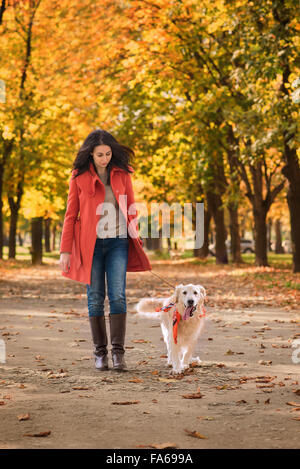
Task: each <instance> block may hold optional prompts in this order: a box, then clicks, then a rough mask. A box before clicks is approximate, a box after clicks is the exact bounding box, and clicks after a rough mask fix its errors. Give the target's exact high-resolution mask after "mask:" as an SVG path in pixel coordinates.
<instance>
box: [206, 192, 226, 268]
mask: <svg viewBox="0 0 300 469" xmlns="http://www.w3.org/2000/svg"><path fill="white" fill-rule="evenodd" d="M207 202H208V208H209V210H210V211H211V212H212V214H213V217H214V221H215V226H216V263H217V264H228V256H227V250H226V245H225V241H226V238H227V232H226V227H225V221H224V209H223V207H222V199H221V197H220V195H219V194H215V193H214V192H207Z"/></svg>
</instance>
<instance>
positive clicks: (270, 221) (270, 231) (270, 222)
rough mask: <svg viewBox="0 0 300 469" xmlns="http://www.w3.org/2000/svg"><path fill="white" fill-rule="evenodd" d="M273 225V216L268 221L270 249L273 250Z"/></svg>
mask: <svg viewBox="0 0 300 469" xmlns="http://www.w3.org/2000/svg"><path fill="white" fill-rule="evenodd" d="M272 225H273V220H272V218H269V221H268V250H269V251H272Z"/></svg>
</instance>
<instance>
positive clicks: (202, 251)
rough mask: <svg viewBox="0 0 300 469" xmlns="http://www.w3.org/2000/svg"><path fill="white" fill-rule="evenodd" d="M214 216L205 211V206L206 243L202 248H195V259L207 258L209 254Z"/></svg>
mask: <svg viewBox="0 0 300 469" xmlns="http://www.w3.org/2000/svg"><path fill="white" fill-rule="evenodd" d="M211 217H212V214H211V212H210V211H209V210H208V209H205V206H204V242H203V246H202V247H201V248H198V249H196V248H194V257H200V258H203V257H207V256H208V254H209V249H208V246H209V226H210V221H211Z"/></svg>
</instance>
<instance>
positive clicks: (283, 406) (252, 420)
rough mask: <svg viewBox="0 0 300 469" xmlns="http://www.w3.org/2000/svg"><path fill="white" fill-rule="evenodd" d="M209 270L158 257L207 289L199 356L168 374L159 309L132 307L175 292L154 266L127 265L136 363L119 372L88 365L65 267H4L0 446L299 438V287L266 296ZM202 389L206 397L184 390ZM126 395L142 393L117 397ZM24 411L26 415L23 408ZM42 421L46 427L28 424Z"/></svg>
mask: <svg viewBox="0 0 300 469" xmlns="http://www.w3.org/2000/svg"><path fill="white" fill-rule="evenodd" d="M153 265H154V264H153ZM213 270H214V272H212V268H211V267H210V268H208V267H207V268H204V267H200V266H198V267H197V266H194V267H190V266H185V265H184V264H183V265H182V266H181V267H180V269H174V268H172V267H170V266H169V265H167V263H166V264H165V265H164V264H163V263H157V264H155V271H156V272H157V273H159V274H160V275H161V276H168V280H169V281H170V282H171V283H174V284H177V283H189V282H193V283H201V284H202V285H204V286H205V287H206V288H207V291H208V302H207V313H208V319H207V321H206V328H205V332H204V334H203V336H202V337H201V340H200V341H199V344H198V348H197V352H198V353H197V354H199V356H200V358H201V359H202V366H200V367H194V368H192V369H191V370H190V371H189V372H188V373H186V374H185V375H184V376H183V377H180V379H175V378H174V377H170V376H169V369H168V368H167V366H166V359H165V358H163V357H164V356H165V348H164V343H163V341H162V339H161V332H160V328H159V323H158V321H157V320H155V319H154V320H151V319H143V320H141V319H139V318H137V317H136V315H135V314H134V305H135V304H136V302H137V301H138V300H139V298H140V297H141V296H144V295H146V294H151V295H159V296H165V295H166V296H168V295H169V294H170V293H171V290H170V289H169V288H168V286H167V285H163V283H162V282H160V281H159V279H157V278H155V277H154V276H153V275H151V273H150V272H145V273H141V274H139V273H129V274H128V277H127V300H128V312H129V314H128V326H127V340H126V347H127V351H126V358H127V364H128V367H129V369H130V370H129V372H127V373H121V374H119V373H116V372H113V371H107V372H97V371H96V370H95V369H94V367H93V358H92V346H91V339H90V330H89V323H88V317H87V305H86V291H85V287H84V285H82V284H79V283H76V282H73V281H70V280H67V279H64V278H62V276H61V275H60V272H59V270H58V267H57V266H44V267H41V268H40V269H18V270H16V272H14V271H11V270H10V271H7V272H6V274H5V278H4V280H2V281H1V282H0V295H1V304H0V313H1V316H0V338H1V339H2V340H4V341H5V344H6V352H7V359H6V363H5V364H0V404H1V405H0V416H1V417H0V418H1V426H0V447H1V448H137V447H148V445H151V444H161V443H165V442H171V443H174V444H176V445H177V446H178V448H299V447H300V440H299V430H300V380H299V371H300V363H299V364H296V363H293V361H292V352H293V349H292V348H291V345H292V341H293V339H295V338H297V337H298V336H299V332H300V331H299V323H300V322H299V309H297V301H298V300H299V298H298V297H295V296H293V299H292V300H291V301H289V302H288V304H287V306H284V305H283V304H282V305H281V306H276V307H274V306H269V305H270V304H271V301H270V299H268V295H271V292H268V295H266V296H260V295H261V292H258V291H257V287H256V286H253V284H251V282H250V281H249V279H247V276H246V277H241V278H239V279H237V277H234V275H233V276H232V275H229V270H228V271H225V273H224V270H221V269H219V270H218V269H217V268H215V269H213ZM276 297H277V296H276V295H275V296H274V298H276ZM274 298H273V302H272V303H273V304H276V300H275V301H274ZM107 312H108V309H107V306H106V314H107ZM297 334H298V335H297ZM299 356H300V353H299ZM269 362H271V363H269ZM268 363H269V364H268ZM297 390H298V392H295V391H297ZM199 391H200V392H201V394H202V397H201V398H200V399H187V398H184V397H182V396H183V395H188V394H192V393H197V392H199ZM124 401H138V402H137V403H134V404H131V405H116V404H113V403H114V402H124ZM287 403H292V405H288V404H287ZM27 413H29V414H30V419H29V420H24V421H19V420H18V416H20V415H21V414H27ZM296 418H298V420H296ZM185 430H188V431H190V432H194V431H197V432H199V433H200V434H201V435H202V436H204V437H205V438H203V439H199V438H193V437H191V436H189V435H188V434H187V433H186V431H185ZM45 431H51V434H50V435H49V436H47V437H45V438H35V437H28V436H23V435H24V434H35V433H39V432H45Z"/></svg>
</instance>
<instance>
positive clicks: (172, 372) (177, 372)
mask: <svg viewBox="0 0 300 469" xmlns="http://www.w3.org/2000/svg"><path fill="white" fill-rule="evenodd" d="M183 372H184V370H183V369H182V368H180V369H176V370H174V369H172V370H170V371H169V375H171V376H178V375H181V374H182V373H183Z"/></svg>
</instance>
